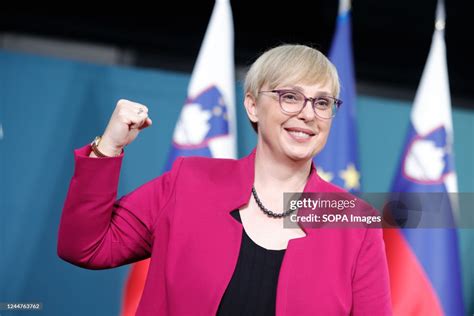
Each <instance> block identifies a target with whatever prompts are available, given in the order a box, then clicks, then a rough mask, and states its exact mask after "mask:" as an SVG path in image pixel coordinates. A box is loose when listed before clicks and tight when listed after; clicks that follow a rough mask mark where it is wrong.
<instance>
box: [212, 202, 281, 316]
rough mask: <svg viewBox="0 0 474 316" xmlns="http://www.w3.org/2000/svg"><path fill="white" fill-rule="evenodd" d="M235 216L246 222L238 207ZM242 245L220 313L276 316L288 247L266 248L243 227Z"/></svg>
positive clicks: (233, 214)
mask: <svg viewBox="0 0 474 316" xmlns="http://www.w3.org/2000/svg"><path fill="white" fill-rule="evenodd" d="M231 214H232V216H233V217H234V218H235V219H236V220H238V221H239V222H240V223H242V220H241V219H240V213H239V211H238V210H235V211H232V213H231ZM242 231H243V233H242V244H241V246H240V253H239V258H238V260H237V265H236V267H235V271H234V274H233V275H232V279H231V280H230V282H229V285H228V286H227V289H226V291H225V293H224V296H223V297H222V300H221V302H220V305H219V309H218V310H217V315H218V316H223V315H225V316H233V315H245V316H247V315H249V316H251V315H259V316H266V315H272V316H273V315H275V304H276V290H277V283H278V274H279V272H280V267H281V263H282V261H283V255H284V254H285V249H282V250H269V249H265V248H263V247H261V246H259V245H257V244H256V243H255V242H253V240H252V239H250V237H249V236H248V235H247V233H246V232H245V229H242Z"/></svg>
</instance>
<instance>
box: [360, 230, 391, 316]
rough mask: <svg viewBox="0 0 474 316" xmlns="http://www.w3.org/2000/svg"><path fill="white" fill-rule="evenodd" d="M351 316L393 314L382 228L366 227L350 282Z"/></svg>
mask: <svg viewBox="0 0 474 316" xmlns="http://www.w3.org/2000/svg"><path fill="white" fill-rule="evenodd" d="M352 297H353V304H352V313H351V315H353V316H362V315H392V305H391V297H390V281H389V274H388V266H387V258H386V255H385V244H384V241H383V236H382V229H379V228H368V229H367V230H366V234H365V238H364V241H363V243H362V246H361V249H360V252H359V255H358V258H357V261H356V268H355V272H354V276H353V282H352Z"/></svg>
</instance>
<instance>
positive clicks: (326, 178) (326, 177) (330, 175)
mask: <svg viewBox="0 0 474 316" xmlns="http://www.w3.org/2000/svg"><path fill="white" fill-rule="evenodd" d="M318 174H319V176H320V177H321V178H323V180H324V181H327V182H331V181H332V179H333V178H334V175H333V173H332V172H329V171H328V172H326V171H324V170H323V168H321V167H319V168H318Z"/></svg>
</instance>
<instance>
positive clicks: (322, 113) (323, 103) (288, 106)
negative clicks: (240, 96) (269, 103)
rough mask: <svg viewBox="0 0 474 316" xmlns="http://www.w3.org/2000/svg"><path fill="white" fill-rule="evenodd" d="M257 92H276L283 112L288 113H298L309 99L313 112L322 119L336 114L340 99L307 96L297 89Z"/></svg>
mask: <svg viewBox="0 0 474 316" xmlns="http://www.w3.org/2000/svg"><path fill="white" fill-rule="evenodd" d="M259 93H276V94H278V101H279V102H280V108H281V110H282V111H283V112H285V113H288V114H299V113H300V112H301V111H302V110H303V108H304V107H305V105H306V102H308V101H310V102H311V106H312V107H313V110H314V113H316V115H317V116H318V117H320V118H322V119H330V118H333V117H334V116H336V113H337V110H338V109H339V107H340V106H341V104H342V101H341V100H339V99H336V98H333V97H331V96H321V97H315V98H307V97H306V96H305V95H304V94H303V93H301V92H299V91H297V90H270V91H259Z"/></svg>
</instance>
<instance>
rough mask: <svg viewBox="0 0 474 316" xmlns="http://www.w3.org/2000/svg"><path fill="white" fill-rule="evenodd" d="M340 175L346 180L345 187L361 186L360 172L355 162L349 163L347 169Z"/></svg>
mask: <svg viewBox="0 0 474 316" xmlns="http://www.w3.org/2000/svg"><path fill="white" fill-rule="evenodd" d="M339 177H341V178H342V180H344V188H345V189H347V190H352V189H358V188H360V173H359V171H357V169H356V168H355V166H354V164H352V163H350V164H349V165H347V168H346V169H345V170H342V171H340V172H339Z"/></svg>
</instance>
